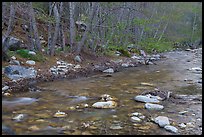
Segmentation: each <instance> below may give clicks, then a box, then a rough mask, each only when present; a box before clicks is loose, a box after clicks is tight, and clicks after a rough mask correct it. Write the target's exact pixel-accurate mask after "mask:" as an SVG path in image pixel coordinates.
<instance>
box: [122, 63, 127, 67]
mask: <svg viewBox="0 0 204 137" xmlns="http://www.w3.org/2000/svg"><path fill="white" fill-rule="evenodd" d="M121 66H122V67H125V68H127V67H129V63H122V65H121Z"/></svg>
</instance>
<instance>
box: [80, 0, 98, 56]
mask: <svg viewBox="0 0 204 137" xmlns="http://www.w3.org/2000/svg"><path fill="white" fill-rule="evenodd" d="M96 7H97V5H96V2H92V8H91V10H90V14H89V21H90V23H89V24H88V25H87V27H86V30H85V32H84V34H83V37H82V39H81V41H80V42H79V43H78V45H77V51H76V53H77V54H79V53H80V52H81V50H82V47H83V45H84V43H85V40H86V39H87V35H88V32H89V31H90V28H91V25H92V20H93V17H94V11H95V10H96Z"/></svg>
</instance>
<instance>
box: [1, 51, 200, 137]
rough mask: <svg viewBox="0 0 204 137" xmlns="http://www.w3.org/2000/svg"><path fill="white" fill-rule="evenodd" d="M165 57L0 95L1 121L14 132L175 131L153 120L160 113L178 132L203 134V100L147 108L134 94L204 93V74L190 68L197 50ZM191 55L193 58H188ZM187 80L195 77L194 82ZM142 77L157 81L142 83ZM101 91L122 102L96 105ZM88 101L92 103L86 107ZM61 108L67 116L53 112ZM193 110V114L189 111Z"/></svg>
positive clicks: (194, 63)
mask: <svg viewBox="0 0 204 137" xmlns="http://www.w3.org/2000/svg"><path fill="white" fill-rule="evenodd" d="M175 55H176V56H175ZM187 55H190V56H187ZM166 57H167V58H164V59H161V60H160V61H157V62H156V63H157V65H146V66H140V67H134V68H126V69H123V70H120V71H119V72H117V73H114V74H112V76H111V77H107V75H106V74H98V75H94V76H90V77H86V78H78V79H72V80H60V81H54V82H45V83H39V84H38V85H37V86H38V87H39V88H41V89H44V90H42V91H41V90H40V91H39V92H26V93H18V94H14V95H13V96H12V97H8V98H2V100H3V101H2V125H6V126H9V127H10V128H11V129H12V130H14V131H15V133H16V134H75V135H77V134H79V135H80V134H83V135H89V134H96V135H97V134H109V135H116V134H119V135H123V134H129V135H132V134H134V135H141V134H158V135H168V134H175V133H171V132H168V131H166V130H165V129H164V128H160V127H159V126H158V125H157V124H155V123H153V122H151V121H150V120H149V119H150V118H154V117H156V116H159V115H160V116H161V115H162V116H167V117H168V118H169V119H170V123H172V125H174V126H175V127H177V128H178V130H179V132H178V133H176V134H201V132H202V122H201V121H202V110H201V109H202V103H200V104H199V103H198V104H193V103H192V104H191V105H189V104H180V105H177V106H175V104H170V103H166V102H163V103H161V104H162V105H163V106H164V109H163V110H160V111H153V110H152V111H150V110H147V109H145V108H144V103H140V102H136V101H135V100H134V99H133V98H134V97H135V96H136V95H140V94H141V93H142V92H144V91H147V90H154V89H155V88H157V89H160V90H168V91H173V92H174V93H177V94H188V95H189V94H194V95H195V94H202V85H201V84H199V83H197V80H200V79H202V75H201V74H197V73H192V72H190V71H189V70H187V69H188V68H192V67H201V62H200V60H199V59H200V58H199V59H198V60H197V61H196V62H194V61H195V60H193V59H194V54H193V53H190V52H182V54H178V53H176V52H172V53H168V54H166ZM188 59H189V60H190V62H189V61H186V60H188ZM193 65H194V66H193ZM184 79H191V81H190V82H191V83H190V82H188V81H184ZM142 82H145V83H150V84H153V86H148V85H141V83H142ZM103 94H109V95H111V96H113V97H116V98H117V99H118V100H117V102H118V106H117V107H116V108H111V109H96V108H93V107H92V104H93V103H95V102H98V101H99V97H100V96H101V95H103ZM84 104H88V106H87V107H84ZM58 110H59V111H62V112H65V113H66V114H67V116H66V117H63V118H55V117H53V116H54V114H55V113H56V112H57V111H58ZM186 110H187V111H188V112H189V115H186V116H185V115H179V113H178V112H180V111H186ZM133 112H140V113H142V114H143V115H145V116H146V118H145V119H144V120H143V121H142V122H141V123H134V122H132V121H131V120H130V116H129V114H130V113H133ZM193 113H194V114H195V115H194V116H192V115H191V114H193ZM18 114H26V115H25V117H24V118H23V119H22V121H15V120H12V118H13V117H15V116H16V115H18ZM198 118H200V119H201V121H200V122H199V121H196V120H197V119H198ZM181 122H184V123H185V122H186V123H187V122H194V125H195V126H196V127H194V128H192V130H191V129H190V130H185V129H180V128H179V127H178V124H179V123H181Z"/></svg>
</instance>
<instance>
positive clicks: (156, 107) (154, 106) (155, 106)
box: [145, 103, 164, 110]
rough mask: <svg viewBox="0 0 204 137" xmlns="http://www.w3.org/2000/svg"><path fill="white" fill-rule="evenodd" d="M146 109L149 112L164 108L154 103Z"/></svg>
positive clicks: (146, 106)
mask: <svg viewBox="0 0 204 137" xmlns="http://www.w3.org/2000/svg"><path fill="white" fill-rule="evenodd" d="M145 108H146V109H148V110H162V109H163V108H164V106H162V105H158V104H152V103H146V104H145Z"/></svg>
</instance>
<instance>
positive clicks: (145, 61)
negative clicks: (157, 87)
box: [2, 54, 161, 95]
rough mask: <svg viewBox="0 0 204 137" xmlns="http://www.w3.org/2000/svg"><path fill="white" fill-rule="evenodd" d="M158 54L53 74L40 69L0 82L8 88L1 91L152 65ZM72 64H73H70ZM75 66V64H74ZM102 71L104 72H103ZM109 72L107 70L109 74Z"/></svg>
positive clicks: (22, 89)
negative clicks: (26, 75) (31, 75)
mask: <svg viewBox="0 0 204 137" xmlns="http://www.w3.org/2000/svg"><path fill="white" fill-rule="evenodd" d="M160 57H161V56H160V55H159V54H157V55H152V56H150V55H147V57H143V56H136V55H134V56H132V57H131V58H124V59H118V60H111V59H109V60H108V61H106V62H101V63H96V64H88V65H86V66H85V67H81V66H80V65H78V66H80V67H78V68H76V69H69V70H67V71H65V72H64V73H59V74H55V73H52V71H51V68H50V70H41V71H40V73H39V72H38V73H39V74H37V75H36V77H34V78H21V79H17V80H9V81H6V82H3V83H2V89H3V88H4V87H5V86H8V87H9V89H8V90H4V91H2V94H3V95H5V93H14V92H24V91H28V90H29V89H30V88H34V87H35V84H37V83H40V82H49V81H54V80H59V79H73V78H79V77H87V76H91V75H95V74H100V73H106V72H105V70H108V69H110V68H111V69H112V70H113V72H117V71H119V70H121V69H123V68H128V67H137V66H140V65H153V64H155V63H153V62H154V61H156V60H159V59H160ZM72 65H73V64H72ZM76 66H77V65H76ZM103 71H104V72H103ZM110 73H111V72H107V74H110Z"/></svg>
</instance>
